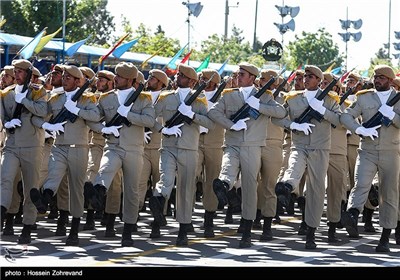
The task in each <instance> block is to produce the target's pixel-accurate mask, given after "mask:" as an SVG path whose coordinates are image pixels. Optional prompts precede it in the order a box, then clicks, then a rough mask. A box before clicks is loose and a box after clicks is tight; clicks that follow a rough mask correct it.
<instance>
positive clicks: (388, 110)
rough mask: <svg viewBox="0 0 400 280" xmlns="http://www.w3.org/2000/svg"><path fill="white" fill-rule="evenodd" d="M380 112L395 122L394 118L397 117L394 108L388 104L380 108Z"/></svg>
mask: <svg viewBox="0 0 400 280" xmlns="http://www.w3.org/2000/svg"><path fill="white" fill-rule="evenodd" d="M378 111H379V112H380V113H381V114H382V115H384V116H385V117H387V118H389V120H393V119H394V116H395V115H396V113H395V112H394V111H393V107H391V106H388V105H386V104H383V105H382V106H381V107H379V110H378Z"/></svg>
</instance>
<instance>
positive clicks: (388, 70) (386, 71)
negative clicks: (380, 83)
mask: <svg viewBox="0 0 400 280" xmlns="http://www.w3.org/2000/svg"><path fill="white" fill-rule="evenodd" d="M374 75H383V76H385V77H387V78H389V79H394V78H396V75H395V74H394V71H393V69H392V67H390V66H387V65H377V66H375V68H374Z"/></svg>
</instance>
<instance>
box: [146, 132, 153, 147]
mask: <svg viewBox="0 0 400 280" xmlns="http://www.w3.org/2000/svg"><path fill="white" fill-rule="evenodd" d="M152 133H153V131H151V130H149V131H145V132H144V142H145V143H146V144H149V142H150V140H151V136H150V134H152Z"/></svg>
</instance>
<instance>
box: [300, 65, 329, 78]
mask: <svg viewBox="0 0 400 280" xmlns="http://www.w3.org/2000/svg"><path fill="white" fill-rule="evenodd" d="M304 71H305V72H307V71H308V72H311V73H312V74H314V75H315V76H317V78H320V80H321V81H322V80H323V79H324V74H322V71H321V69H319V67H317V66H315V65H306V67H305V68H304Z"/></svg>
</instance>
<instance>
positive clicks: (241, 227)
mask: <svg viewBox="0 0 400 280" xmlns="http://www.w3.org/2000/svg"><path fill="white" fill-rule="evenodd" d="M244 230H245V223H244V219H243V218H240V223H239V227H238V229H237V233H244Z"/></svg>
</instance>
